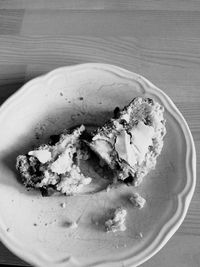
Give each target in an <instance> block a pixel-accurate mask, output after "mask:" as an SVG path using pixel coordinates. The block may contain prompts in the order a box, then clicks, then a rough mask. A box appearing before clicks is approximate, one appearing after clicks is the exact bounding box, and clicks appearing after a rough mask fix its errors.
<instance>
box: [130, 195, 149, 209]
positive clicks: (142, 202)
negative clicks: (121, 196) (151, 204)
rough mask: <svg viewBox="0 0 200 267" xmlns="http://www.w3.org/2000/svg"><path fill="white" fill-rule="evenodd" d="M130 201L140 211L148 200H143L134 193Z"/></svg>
mask: <svg viewBox="0 0 200 267" xmlns="http://www.w3.org/2000/svg"><path fill="white" fill-rule="evenodd" d="M130 201H131V203H132V204H133V205H134V206H135V207H138V208H139V209H142V208H143V207H144V205H145V204H146V199H145V198H143V197H142V196H141V195H140V194H138V193H134V194H133V195H132V196H131V197H130Z"/></svg>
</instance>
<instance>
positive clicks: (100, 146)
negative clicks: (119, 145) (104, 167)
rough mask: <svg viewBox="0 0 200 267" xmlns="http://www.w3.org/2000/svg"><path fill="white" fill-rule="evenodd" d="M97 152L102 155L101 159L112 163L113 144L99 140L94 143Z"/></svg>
mask: <svg viewBox="0 0 200 267" xmlns="http://www.w3.org/2000/svg"><path fill="white" fill-rule="evenodd" d="M92 146H94V148H95V150H96V151H97V152H98V153H99V154H100V155H101V157H102V158H103V159H104V160H105V161H107V163H110V162H111V157H110V154H111V152H112V150H113V148H112V146H111V144H110V143H109V142H107V141H106V140H103V139H97V140H95V141H94V143H93V145H92Z"/></svg>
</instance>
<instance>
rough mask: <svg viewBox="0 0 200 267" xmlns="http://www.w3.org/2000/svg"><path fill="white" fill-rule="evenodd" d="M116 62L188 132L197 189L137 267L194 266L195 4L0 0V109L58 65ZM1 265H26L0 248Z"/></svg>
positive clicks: (199, 219)
mask: <svg viewBox="0 0 200 267" xmlns="http://www.w3.org/2000/svg"><path fill="white" fill-rule="evenodd" d="M84 62H103V63H111V64H116V65H118V66H120V67H124V68H126V69H128V70H131V71H134V72H137V73H140V74H142V75H143V76H145V77H146V78H148V79H149V80H150V81H152V82H153V83H154V84H155V85H157V86H158V87H160V88H161V89H163V91H164V92H166V93H167V94H168V95H169V96H170V97H171V98H172V100H173V101H174V102H175V104H176V105H177V106H178V108H179V109H180V111H181V112H182V114H183V115H184V117H185V118H186V120H187V122H188V124H189V127H190V129H191V131H192V134H193V137H194V140H195V145H196V151H197V186H196V190H195V194H194V197H193V199H192V202H191V205H190V208H189V211H188V214H187V216H186V218H185V220H184V222H183V224H182V225H181V227H180V228H179V230H178V231H177V233H176V234H175V235H174V236H173V237H172V238H171V240H170V241H169V242H168V243H167V245H166V246H165V247H164V248H163V249H162V250H161V251H160V252H159V253H158V254H157V255H155V256H154V257H153V258H151V259H150V260H149V261H148V262H146V263H144V264H143V265H142V267H157V266H158V267H173V266H178V267H188V266H190V267H199V266H200V180H199V175H200V164H199V154H200V1H198V0H190V1H183V0H169V1H161V0H160V1H159V0H145V1H141V0H137V1H133V0H125V1H123V0H110V1H106V0H82V1H81V0H68V1H67V0H60V1H59V0H50V1H47V0H40V1H38V0H36V1H34V0H33V1H29V0H24V1H22V0H15V1H13V0H0V103H2V102H3V101H4V100H5V99H7V98H8V97H9V96H10V95H11V94H12V93H13V92H15V91H16V90H17V89H18V88H20V87H21V85H23V84H24V82H26V81H27V80H29V79H31V78H33V77H36V76H37V75H40V74H42V73H45V72H47V71H49V70H52V69H54V68H56V67H59V66H63V65H71V64H77V63H84ZM0 264H10V265H12V264H13V265H22V266H25V265H28V264H26V263H24V262H23V261H22V260H20V259H18V258H17V257H16V256H14V255H13V254H12V253H11V252H9V251H8V250H7V249H6V248H5V247H4V246H3V245H2V244H1V243H0Z"/></svg>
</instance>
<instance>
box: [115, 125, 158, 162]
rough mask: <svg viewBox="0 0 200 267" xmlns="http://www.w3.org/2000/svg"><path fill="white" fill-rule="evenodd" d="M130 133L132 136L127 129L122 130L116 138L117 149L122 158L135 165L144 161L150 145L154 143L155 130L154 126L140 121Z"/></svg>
mask: <svg viewBox="0 0 200 267" xmlns="http://www.w3.org/2000/svg"><path fill="white" fill-rule="evenodd" d="M130 133H131V136H130V135H129V134H127V133H126V131H125V130H122V131H121V132H120V134H119V135H118V136H117V138H116V143H115V149H116V151H117V152H118V155H119V157H120V158H122V159H124V160H125V161H127V162H128V163H129V165H130V166H133V165H135V164H136V163H139V164H140V163H141V162H142V161H144V159H145V154H146V153H147V152H148V147H149V146H150V145H152V138H153V137H154V134H155V131H154V128H153V127H152V126H147V125H145V124H144V123H143V122H139V123H138V124H137V126H136V127H134V128H133V129H132V130H131V132H130Z"/></svg>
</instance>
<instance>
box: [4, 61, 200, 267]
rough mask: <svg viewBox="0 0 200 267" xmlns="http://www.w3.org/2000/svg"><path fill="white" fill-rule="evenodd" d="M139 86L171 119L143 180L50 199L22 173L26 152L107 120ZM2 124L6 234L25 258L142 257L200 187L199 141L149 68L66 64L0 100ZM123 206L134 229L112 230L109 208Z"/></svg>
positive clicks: (68, 261)
mask: <svg viewBox="0 0 200 267" xmlns="http://www.w3.org/2000/svg"><path fill="white" fill-rule="evenodd" d="M137 95H143V96H149V97H152V98H154V99H155V100H156V101H158V102H160V103H161V104H162V105H164V107H165V117H166V119H167V124H166V127H167V135H166V137H165V142H164V148H163V151H162V154H161V155H160V156H159V158H158V162H157V166H156V169H155V170H154V171H152V172H151V173H150V174H149V175H147V176H146V177H145V179H144V181H143V183H142V185H141V186H139V187H138V188H133V187H127V186H122V188H121V189H120V190H111V191H110V192H106V191H102V192H99V193H96V194H93V195H88V196H76V197H75V196H74V197H65V196H61V197H58V196H54V197H50V198H43V197H41V195H40V194H39V193H36V192H27V191H26V190H25V188H24V187H23V186H22V185H21V184H20V183H19V182H17V174H16V171H15V159H16V156H17V155H18V154H21V153H24V152H27V151H28V150H29V149H30V148H31V146H32V145H33V144H34V145H37V144H39V143H42V142H44V141H45V140H46V139H47V137H48V136H49V135H50V134H53V133H59V132H60V131H61V130H63V129H64V128H68V127H71V126H74V125H78V124H80V123H87V124H102V123H103V122H105V121H106V119H107V118H109V117H110V116H111V114H112V111H113V109H114V108H115V107H116V106H119V107H123V106H124V105H127V104H128V103H129V102H130V100H132V99H133V98H134V97H135V96H137ZM0 123H1V131H0V140H1V142H0V152H1V154H0V173H1V174H0V238H1V240H2V242H3V243H4V244H5V245H6V246H7V247H8V248H9V249H10V250H11V251H12V252H13V253H15V254H16V255H18V256H19V257H21V258H22V259H24V260H25V261H27V262H29V263H31V264H33V265H37V266H45V267H46V266H49V267H50V266H56V267H57V266H60V267H61V266H63V267H64V266H65V267H67V266H70V267H75V266H81V267H83V266H87V267H88V266H122V265H123V266H137V265H139V264H141V263H142V262H144V261H146V260H147V259H149V258H150V257H151V256H153V255H154V254H155V253H156V252H158V251H159V250H160V249H161V248H162V247H163V246H164V244H165V243H166V242H167V241H168V240H169V238H170V237H171V236H172V235H173V234H174V232H175V231H176V230H177V229H178V227H179V226H180V224H181V223H182V221H183V219H184V217H185V215H186V212H187V209H188V206H189V203H190V201H191V198H192V195H193V192H194V187H195V179H196V178H195V167H196V154H195V148H194V142H193V139H192V136H191V133H190V130H189V128H188V126H187V124H186V122H185V120H184V118H183V116H182V115H181V114H180V112H179V111H178V109H177V108H176V106H175V105H174V104H173V102H172V101H171V100H170V99H169V97H168V96H166V94H164V93H163V92H162V91H161V90H159V89H158V88H156V87H155V86H154V85H153V84H152V83H150V82H149V81H147V80H146V79H145V78H143V77H142V76H140V75H137V74H135V73H132V72H129V71H127V70H124V69H121V68H118V67H116V66H112V65H106V64H83V65H77V66H72V67H63V68H59V69H56V70H54V71H52V72H50V73H48V74H47V75H45V76H42V77H39V78H36V79H34V80H32V81H30V82H28V83H27V84H25V85H24V86H23V87H22V88H21V89H20V90H19V91H18V92H17V93H15V94H14V95H13V96H12V97H10V98H9V99H8V100H7V101H6V102H5V103H4V104H3V105H2V107H1V109H0ZM133 191H137V192H140V193H141V195H142V196H144V197H145V198H146V200H147V204H146V206H145V207H144V208H143V209H142V210H138V209H136V208H134V207H133V206H132V204H131V203H130V202H129V201H128V200H127V197H128V196H129V195H130V194H131V192H133ZM62 202H65V203H66V208H65V209H63V208H61V207H60V203H62ZM121 205H122V206H125V208H126V209H127V210H128V218H127V231H125V232H119V233H106V232H105V229H104V227H103V222H104V221H105V218H106V215H108V213H109V211H110V209H112V208H116V207H118V206H121ZM77 219H79V227H78V228H77V229H68V228H67V227H66V221H67V220H77ZM96 221H98V222H99V225H96V224H95V223H94V222H96ZM140 233H142V235H143V237H141V236H140Z"/></svg>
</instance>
